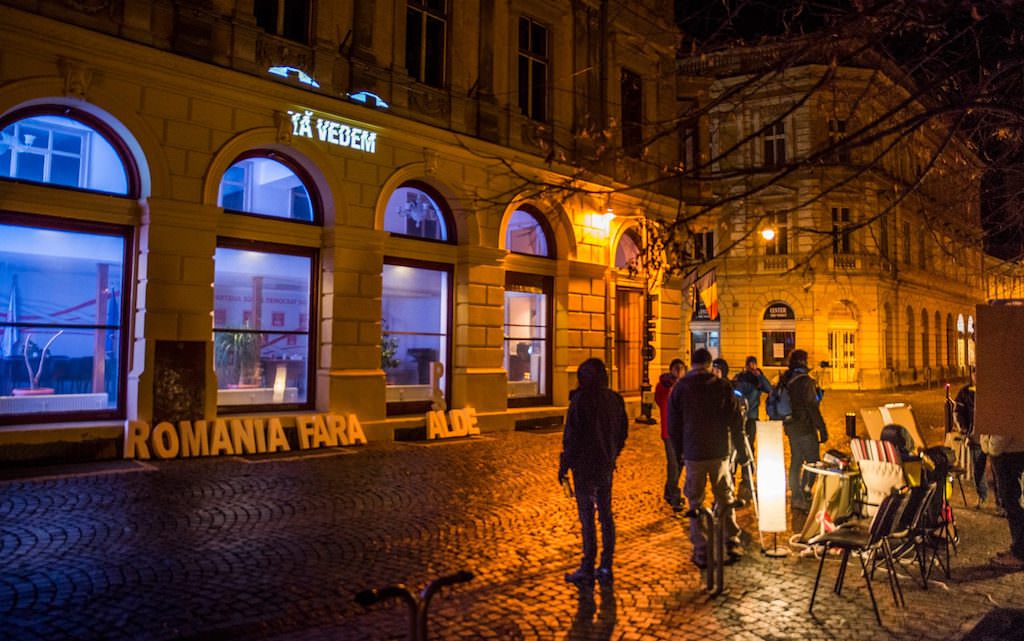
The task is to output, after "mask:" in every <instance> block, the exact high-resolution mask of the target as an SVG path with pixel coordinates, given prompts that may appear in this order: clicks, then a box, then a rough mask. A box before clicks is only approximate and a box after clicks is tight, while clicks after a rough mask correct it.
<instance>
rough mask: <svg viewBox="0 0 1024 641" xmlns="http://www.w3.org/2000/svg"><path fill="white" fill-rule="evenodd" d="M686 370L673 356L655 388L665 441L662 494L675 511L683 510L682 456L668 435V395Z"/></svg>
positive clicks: (684, 365) (662, 434)
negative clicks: (680, 460)
mask: <svg viewBox="0 0 1024 641" xmlns="http://www.w3.org/2000/svg"><path fill="white" fill-rule="evenodd" d="M685 371H686V363H684V362H683V360H682V359H680V358H673V359H672V362H671V363H669V366H668V371H667V372H665V373H664V374H662V375H661V377H660V378H659V379H658V384H657V385H656V386H655V388H654V402H655V403H657V405H658V409H659V410H661V440H662V441H663V442H664V443H665V491H664V493H663V494H662V496H663V497H664V499H665V502H666V503H668V504H669V505H671V506H672V511H674V512H682V511H683V506H682V500H681V498H682V495H681V493H680V491H679V474H680V472H681V470H680V469H679V459H680V458H681V457H680V456H679V455H678V454H677V453H676V450H675V448H674V447H672V439H670V438H669V437H668V397H669V395H670V394H671V393H672V386H673V385H675V384H676V381H677V380H679V377H680V376H682V375H683V373H684V372H685Z"/></svg>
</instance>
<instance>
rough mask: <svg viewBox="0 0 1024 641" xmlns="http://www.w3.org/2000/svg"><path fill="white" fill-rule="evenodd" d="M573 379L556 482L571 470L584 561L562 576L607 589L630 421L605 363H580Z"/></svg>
mask: <svg viewBox="0 0 1024 641" xmlns="http://www.w3.org/2000/svg"><path fill="white" fill-rule="evenodd" d="M576 377H577V379H578V381H579V386H578V387H577V388H576V390H574V391H573V393H572V394H571V395H570V400H569V411H568V413H567V415H566V418H565V432H564V434H563V435H562V453H561V456H560V457H559V467H558V480H559V482H564V480H565V478H566V475H567V474H568V472H569V470H572V474H573V480H574V481H575V484H576V507H577V509H578V510H579V518H580V530H581V534H582V538H583V560H582V561H581V562H580V567H579V569H577V570H576V571H575V572H570V573H569V574H566V575H565V580H566V581H568V582H570V583H576V584H578V585H584V584H587V583H592V582H593V581H594V579H595V578H596V579H597V580H598V582H599V583H601V585H608V584H610V583H611V581H612V559H613V557H614V555H615V520H614V517H613V516H612V475H613V474H614V472H615V461H616V459H617V458H618V457H619V453H620V452H621V451H622V448H623V447H624V446H625V445H626V436H627V433H628V429H629V418H628V417H627V416H626V405H625V403H624V402H623V400H622V396H621V395H620V394H619V393H618V392H614V391H612V390H611V389H609V388H608V370H607V369H606V368H605V365H604V361H602V360H601V359H599V358H589V359H587V360H585V361H583V363H581V364H580V366H579V369H577V371H576ZM595 509H596V510H597V516H598V518H599V519H600V521H601V564H600V565H599V566H598V568H597V571H596V572H595V571H594V562H595V561H596V560H597V530H596V528H595V526H594V511H595Z"/></svg>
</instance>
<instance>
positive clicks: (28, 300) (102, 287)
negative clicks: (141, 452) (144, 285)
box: [0, 215, 132, 424]
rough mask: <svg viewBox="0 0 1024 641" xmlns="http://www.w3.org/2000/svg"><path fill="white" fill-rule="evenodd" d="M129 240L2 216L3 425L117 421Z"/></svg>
mask: <svg viewBox="0 0 1024 641" xmlns="http://www.w3.org/2000/svg"><path fill="white" fill-rule="evenodd" d="M130 239H131V230H130V229H126V228H121V227H110V226H106V225H98V224H91V223H90V224H78V223H72V222H69V221H65V220H62V221H59V222H57V221H48V222H43V219H39V218H34V217H33V218H30V217H20V216H13V215H4V216H0V424H2V423H7V422H17V421H18V420H21V421H24V420H26V419H28V418H31V420H32V421H34V422H43V421H51V420H63V421H67V420H69V419H70V420H87V419H94V420H95V419H101V418H107V419H110V418H115V417H117V416H118V415H122V416H123V410H124V389H125V386H124V383H125V375H126V373H127V371H128V368H127V360H126V357H125V347H126V346H127V337H128V332H126V331H125V330H126V328H127V327H128V317H129V316H128V314H129V310H131V309H132V305H130V304H126V301H125V297H124V295H125V286H126V284H127V285H128V287H129V289H130V287H131V285H130V283H131V276H130V268H129V266H130V262H129V261H128V259H127V256H128V253H129V247H130ZM26 415H32V416H31V417H28V416H26ZM71 417H73V419H72V418H71Z"/></svg>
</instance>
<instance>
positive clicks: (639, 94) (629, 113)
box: [621, 69, 644, 158]
mask: <svg viewBox="0 0 1024 641" xmlns="http://www.w3.org/2000/svg"><path fill="white" fill-rule="evenodd" d="M621 94H622V96H621V98H622V150H623V152H624V153H625V154H626V155H627V156H632V157H633V158H639V157H640V156H642V155H643V150H644V125H643V123H644V88H643V81H642V80H641V79H640V75H639V74H637V73H633V72H632V71H630V70H628V69H623V70H622V79H621Z"/></svg>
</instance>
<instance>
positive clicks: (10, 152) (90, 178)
mask: <svg viewBox="0 0 1024 641" xmlns="http://www.w3.org/2000/svg"><path fill="white" fill-rule="evenodd" d="M0 179H8V180H24V181H28V182H34V183H42V184H45V185H52V186H57V187H70V188H74V189H82V190H86V191H96V192H101V193H106V194H114V195H117V196H128V197H132V198H134V197H137V196H138V193H139V180H138V175H137V170H136V167H135V163H134V161H133V159H132V157H131V154H129V153H128V151H127V148H126V147H125V145H124V143H123V142H122V141H121V140H120V139H119V138H117V137H116V136H114V135H113V133H112V132H111V131H110V130H109V128H108V127H107V126H106V125H105V124H104V123H103V122H101V121H100V120H98V119H97V118H95V117H93V116H91V115H90V114H88V113H86V112H83V111H79V110H77V109H72V108H69V107H63V106H56V105H54V106H48V107H39V108H31V109H26V110H23V111H19V112H16V113H14V114H11V115H10V116H8V117H6V118H4V119H2V120H0Z"/></svg>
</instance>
